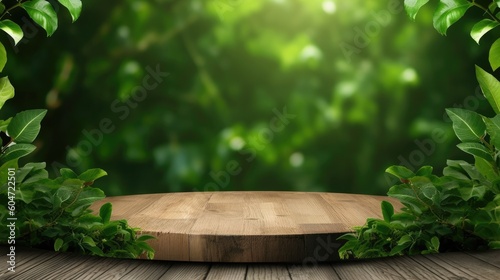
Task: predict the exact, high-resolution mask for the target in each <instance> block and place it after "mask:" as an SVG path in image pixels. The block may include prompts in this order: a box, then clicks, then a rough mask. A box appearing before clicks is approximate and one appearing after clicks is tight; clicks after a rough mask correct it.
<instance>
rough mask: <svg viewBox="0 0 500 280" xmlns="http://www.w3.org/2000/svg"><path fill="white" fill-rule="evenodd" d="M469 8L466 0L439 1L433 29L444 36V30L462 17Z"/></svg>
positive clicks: (469, 4) (470, 5)
mask: <svg viewBox="0 0 500 280" xmlns="http://www.w3.org/2000/svg"><path fill="white" fill-rule="evenodd" d="M470 7H472V4H471V3H470V2H469V1H467V0H441V1H440V2H439V4H438V7H437V9H436V12H435V13H434V19H433V21H434V28H435V29H436V30H437V31H438V32H439V33H441V34H443V35H446V30H448V28H449V27H450V26H451V25H452V24H454V23H455V22H457V21H458V20H459V19H460V18H461V17H463V16H464V14H465V12H467V10H468V9H469V8H470Z"/></svg>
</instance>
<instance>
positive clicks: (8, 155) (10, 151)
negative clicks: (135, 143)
mask: <svg viewBox="0 0 500 280" xmlns="http://www.w3.org/2000/svg"><path fill="white" fill-rule="evenodd" d="M35 149H36V147H35V146H33V145H31V144H16V145H12V146H10V147H8V148H7V149H6V150H5V152H4V153H3V154H2V156H1V157H0V162H1V163H2V164H3V163H5V162H8V161H11V160H15V159H19V158H21V157H24V156H26V155H28V154H30V153H31V152H33V151H34V150H35Z"/></svg>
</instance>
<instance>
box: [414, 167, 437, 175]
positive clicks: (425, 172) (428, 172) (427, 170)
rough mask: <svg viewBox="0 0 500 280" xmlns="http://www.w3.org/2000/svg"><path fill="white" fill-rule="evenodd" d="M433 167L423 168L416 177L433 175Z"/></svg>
mask: <svg viewBox="0 0 500 280" xmlns="http://www.w3.org/2000/svg"><path fill="white" fill-rule="evenodd" d="M432 170H433V167H432V166H422V167H420V169H419V170H418V171H417V173H416V174H415V175H416V176H430V175H432Z"/></svg>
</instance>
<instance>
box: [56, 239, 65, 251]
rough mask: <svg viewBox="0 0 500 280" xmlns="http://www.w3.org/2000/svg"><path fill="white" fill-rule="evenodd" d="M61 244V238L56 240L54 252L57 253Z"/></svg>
mask: <svg viewBox="0 0 500 280" xmlns="http://www.w3.org/2000/svg"><path fill="white" fill-rule="evenodd" d="M63 244H64V241H63V240H62V239H61V238H57V239H56V241H55V242H54V251H56V252H59V250H60V249H61V247H62V246H63Z"/></svg>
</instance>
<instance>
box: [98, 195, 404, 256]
mask: <svg viewBox="0 0 500 280" xmlns="http://www.w3.org/2000/svg"><path fill="white" fill-rule="evenodd" d="M383 200H387V201H390V202H393V205H394V206H395V209H399V208H400V207H401V204H399V203H398V202H397V200H395V199H393V198H390V197H386V196H370V195H357V194H342V193H318V192H274V191H272V192H203V193H201V192H190V193H165V194H143V195H129V196H116V197H108V198H106V199H104V200H101V201H98V202H96V203H95V204H94V205H93V206H92V209H93V210H98V209H99V207H100V206H101V205H102V204H104V203H106V202H111V203H112V204H113V215H112V219H127V220H128V222H129V224H130V225H131V226H132V227H139V228H141V230H142V231H141V232H142V233H145V234H150V235H153V236H155V237H156V239H154V240H151V241H150V242H149V243H150V245H151V246H152V247H153V248H154V249H155V250H156V253H155V259H157V260H169V261H199V262H308V261H311V262H313V261H314V262H317V261H331V260H336V259H338V254H337V249H338V248H339V247H340V246H341V245H342V242H341V241H337V240H336V239H337V237H338V236H340V235H342V234H344V233H346V232H351V231H352V227H354V226H360V225H363V224H364V223H365V221H366V219H367V218H370V217H373V218H380V217H381V211H380V203H381V201H383Z"/></svg>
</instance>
